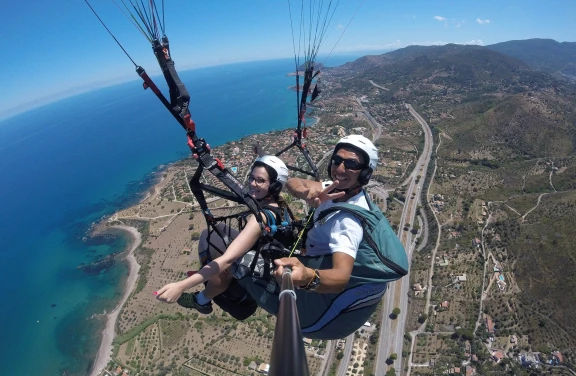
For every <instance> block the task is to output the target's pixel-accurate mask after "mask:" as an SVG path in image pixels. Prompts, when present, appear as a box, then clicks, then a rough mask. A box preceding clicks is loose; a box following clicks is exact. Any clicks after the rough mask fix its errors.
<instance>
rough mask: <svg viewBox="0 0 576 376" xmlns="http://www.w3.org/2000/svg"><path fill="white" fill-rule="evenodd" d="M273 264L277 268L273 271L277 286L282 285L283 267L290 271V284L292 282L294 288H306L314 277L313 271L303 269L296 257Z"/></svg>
mask: <svg viewBox="0 0 576 376" xmlns="http://www.w3.org/2000/svg"><path fill="white" fill-rule="evenodd" d="M274 263H275V264H276V265H277V266H278V267H277V268H276V270H275V271H274V277H276V280H277V281H278V284H281V283H282V274H283V273H284V267H285V266H289V267H290V268H291V269H292V282H294V286H295V287H304V286H306V284H307V283H308V282H310V280H311V279H312V277H313V276H314V271H312V270H311V269H309V268H307V267H305V266H304V264H302V263H301V262H300V260H298V259H297V258H296V257H284V258H281V259H276V260H274Z"/></svg>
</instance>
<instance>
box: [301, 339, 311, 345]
mask: <svg viewBox="0 0 576 376" xmlns="http://www.w3.org/2000/svg"><path fill="white" fill-rule="evenodd" d="M302 341H304V344H305V345H307V346H312V339H311V338H306V337H302Z"/></svg>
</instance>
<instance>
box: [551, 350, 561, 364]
mask: <svg viewBox="0 0 576 376" xmlns="http://www.w3.org/2000/svg"><path fill="white" fill-rule="evenodd" d="M552 356H553V357H554V358H556V360H557V361H558V363H564V358H563V357H562V354H561V353H560V351H552Z"/></svg>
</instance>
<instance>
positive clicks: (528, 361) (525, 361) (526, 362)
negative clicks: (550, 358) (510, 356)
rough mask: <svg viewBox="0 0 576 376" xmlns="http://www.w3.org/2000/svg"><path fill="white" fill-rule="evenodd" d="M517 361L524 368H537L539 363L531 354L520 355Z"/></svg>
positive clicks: (523, 353)
mask: <svg viewBox="0 0 576 376" xmlns="http://www.w3.org/2000/svg"><path fill="white" fill-rule="evenodd" d="M518 361H519V362H520V364H522V365H523V366H525V367H531V366H535V367H538V364H539V363H540V361H539V360H538V357H537V356H536V355H535V354H533V353H531V352H522V353H520V355H518Z"/></svg>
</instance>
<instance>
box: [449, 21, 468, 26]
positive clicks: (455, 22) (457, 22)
mask: <svg viewBox="0 0 576 376" xmlns="http://www.w3.org/2000/svg"><path fill="white" fill-rule="evenodd" d="M452 22H453V23H454V27H456V28H459V27H460V26H462V25H464V24H465V23H466V21H459V20H452Z"/></svg>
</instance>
